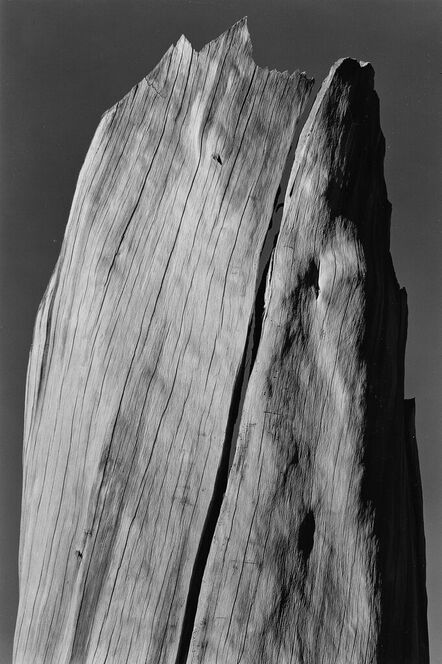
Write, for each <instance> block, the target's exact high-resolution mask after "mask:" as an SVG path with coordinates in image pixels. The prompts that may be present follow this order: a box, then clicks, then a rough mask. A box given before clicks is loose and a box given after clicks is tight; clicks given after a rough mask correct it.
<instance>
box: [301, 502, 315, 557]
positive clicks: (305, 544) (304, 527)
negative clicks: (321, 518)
mask: <svg viewBox="0 0 442 664" xmlns="http://www.w3.org/2000/svg"><path fill="white" fill-rule="evenodd" d="M315 527H316V524H315V516H314V514H313V512H312V510H310V511H309V512H307V514H306V515H305V517H304V519H303V520H302V523H301V525H300V526H299V531H298V550H299V553H300V554H301V556H302V559H303V561H304V563H307V561H308V559H309V557H310V554H311V552H312V549H313V544H314V541H315Z"/></svg>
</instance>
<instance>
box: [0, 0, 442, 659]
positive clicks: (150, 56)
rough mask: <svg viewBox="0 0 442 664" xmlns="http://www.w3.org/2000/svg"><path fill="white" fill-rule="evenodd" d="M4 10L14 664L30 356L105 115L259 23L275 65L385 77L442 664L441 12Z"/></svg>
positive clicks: (2, 461) (239, 2) (400, 8)
mask: <svg viewBox="0 0 442 664" xmlns="http://www.w3.org/2000/svg"><path fill="white" fill-rule="evenodd" d="M0 8H1V16H0V56H1V60H0V64H1V98H0V99H1V112H0V123H1V125H0V145H1V148H0V155H1V172H0V427H1V429H0V664H8V663H9V662H10V661H11V652H12V638H13V630H14V623H15V614H16V608H17V599H18V583H17V554H18V537H19V514H20V499H21V447H22V428H23V426H22V421H23V399H24V386H25V378H26V365H27V358H28V351H29V347H30V344H31V336H32V328H33V323H34V319H35V315H36V311H37V307H38V304H39V301H40V299H41V297H42V295H43V292H44V290H45V288H46V285H47V282H48V280H49V277H50V274H51V272H52V269H53V267H54V265H55V261H56V258H57V256H58V253H59V250H60V245H61V241H62V237H63V233H64V228H65V225H66V222H67V218H68V213H69V208H70V203H71V200H72V197H73V194H74V189H75V183H76V179H77V175H78V172H79V169H80V166H81V164H82V162H83V159H84V157H85V154H86V151H87V149H88V146H89V143H90V141H91V139H92V135H93V133H94V130H95V128H96V126H97V124H98V121H99V118H100V115H101V114H102V113H103V112H104V111H105V110H106V108H108V107H109V106H111V105H112V104H114V103H115V102H116V101H117V100H118V99H119V98H120V97H122V96H123V95H124V94H125V93H126V92H127V91H128V90H129V89H130V88H131V87H132V86H133V85H134V84H135V83H137V82H138V80H140V79H141V78H143V77H144V76H145V75H146V74H147V73H148V72H149V71H150V70H151V69H152V68H153V67H154V65H155V64H156V63H157V62H158V60H159V59H160V58H161V56H162V55H163V53H164V51H166V49H167V48H168V46H169V45H170V44H171V43H172V42H176V41H177V39H178V38H179V36H180V35H181V34H182V33H185V34H186V36H187V37H188V38H189V39H190V41H191V43H192V45H193V46H194V47H195V48H197V49H199V48H201V47H202V46H203V45H204V43H205V42H207V41H208V40H210V39H213V38H214V37H216V36H217V35H218V34H220V33H221V32H222V31H224V30H225V29H226V28H228V27H229V26H230V25H231V24H232V23H233V22H234V21H236V20H237V19H239V18H241V17H242V16H244V15H248V17H249V30H250V32H251V35H252V41H253V47H254V55H255V60H256V62H257V63H258V64H259V65H261V66H268V67H269V68H276V69H279V70H285V69H288V70H289V71H293V70H294V69H301V70H305V71H307V73H308V74H310V75H311V76H314V77H315V79H316V81H317V83H318V84H320V82H321V81H322V79H323V78H324V77H325V75H326V73H327V71H328V69H329V67H330V65H331V64H332V63H333V62H334V61H335V60H336V59H338V58H340V57H343V56H353V57H355V58H358V59H361V60H369V61H371V62H372V64H373V66H374V68H375V71H376V88H377V91H378V94H379V96H380V100H381V120H382V126H383V131H384V134H385V137H386V142H387V154H386V165H385V171H386V180H387V187H388V192H389V198H390V200H391V202H392V204H393V217H392V253H393V260H394V263H395V267H396V273H397V276H398V279H399V282H400V283H401V285H403V286H405V287H406V289H407V291H408V303H409V333H408V346H407V359H406V396H408V397H411V396H415V397H416V400H417V404H416V405H417V435H418V443H419V450H420V459H421V472H422V480H423V489H424V501H425V505H424V508H425V527H426V538H427V575H428V594H429V628H430V644H431V650H432V662H434V663H435V664H436V662H440V661H442V630H441V627H442V625H441V610H440V601H441V596H442V593H441V590H442V588H441V585H442V584H441V577H440V561H441V560H442V537H441V535H442V507H441V505H442V482H441V476H442V474H441V466H442V464H441V460H442V451H441V445H440V438H439V435H440V430H441V426H440V425H441V419H442V418H441V411H442V408H441V403H440V398H441V395H442V390H441V383H442V343H441V341H442V339H441V305H440V303H441V299H442V298H441V292H440V283H441V267H440V265H441V262H440V261H441V248H442V247H441V245H442V232H441V223H442V199H441V191H442V189H441V171H442V169H441V165H442V164H441V161H442V158H441V138H442V123H441V109H442V95H441V84H442V48H441V38H442V27H441V26H442V2H440V0H435V1H429V0H335V1H334V2H330V1H327V0H324V1H322V0H235V2H231V1H229V0H180V1H174V2H172V1H170V0H169V1H168V0H136V1H134V0H119V2H115V1H107V2H104V1H103V2H100V1H97V0H88V1H86V0H83V1H79V0H77V1H74V0H71V1H69V0H54V1H49V0H48V1H46V2H41V1H38V0H34V1H28V2H24V1H23V0H13V1H12V2H7V1H6V0H0ZM315 89H316V88H315Z"/></svg>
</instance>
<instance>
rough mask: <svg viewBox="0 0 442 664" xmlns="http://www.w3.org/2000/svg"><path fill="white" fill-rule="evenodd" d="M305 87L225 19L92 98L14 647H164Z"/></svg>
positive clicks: (58, 653)
mask: <svg viewBox="0 0 442 664" xmlns="http://www.w3.org/2000/svg"><path fill="white" fill-rule="evenodd" d="M310 87H311V81H309V80H308V79H307V78H306V77H305V76H304V75H302V74H299V73H294V74H292V75H289V74H288V73H279V72H276V71H268V70H266V69H261V68H259V67H257V66H256V64H255V63H254V61H253V59H252V57H251V45H250V39H249V35H248V31H247V27H246V24H245V21H241V22H240V23H238V24H236V25H235V26H234V27H233V28H232V29H231V30H229V31H228V32H226V33H225V34H223V35H222V36H221V37H220V38H218V39H216V40H215V41H213V42H211V43H210V44H208V45H207V46H205V47H204V48H203V49H202V51H200V52H199V53H197V52H195V51H194V50H193V49H192V47H191V45H190V44H189V42H188V41H187V40H186V39H185V38H184V37H182V38H181V39H180V40H179V42H178V43H177V45H176V46H175V47H171V48H170V49H169V50H168V52H167V53H166V54H165V55H164V57H163V59H162V60H161V62H160V63H159V64H158V66H157V67H156V68H155V69H154V71H153V72H152V73H151V74H150V75H149V76H148V77H147V78H145V79H144V80H142V81H141V82H140V83H139V84H138V85H137V86H135V88H134V89H133V90H132V91H131V92H130V93H129V94H128V95H127V96H126V97H125V98H124V99H123V100H121V101H120V102H119V103H118V104H116V106H115V107H113V108H112V109H110V111H108V112H107V113H106V114H105V115H104V116H103V118H102V120H101V123H100V125H99V127H98V129H97V132H96V134H95V137H94V139H93V141H92V145H91V147H90V150H89V152H88V155H87V157H86V160H85V163H84V166H83V168H82V170H81V173H80V176H79V181H78V186H77V190H76V193H75V197H74V201H73V205H72V210H71V214H70V219H69V223H68V226H67V230H66V235H65V239H64V243H63V247H62V250H61V255H60V258H59V261H58V263H57V266H56V269H55V272H54V274H53V277H52V279H51V282H50V284H49V287H48V290H47V292H46V294H45V296H44V298H43V301H42V304H41V306H40V309H39V312H38V316H37V322H36V326H35V333H34V340H33V347H32V351H31V356H30V362H29V369H28V380H27V393H26V414H25V440H24V486H23V508H22V523H21V544H20V606H19V611H18V618H17V629H16V637H15V651H14V652H15V654H14V661H15V663H16V664H49V663H52V662H53V663H56V664H67V663H68V662H70V663H71V664H74V663H78V664H85V663H86V662H88V663H89V662H90V663H92V662H93V663H94V664H102V663H104V662H115V663H118V664H121V663H124V662H130V663H132V662H133V663H138V662H149V663H150V664H155V663H159V662H175V660H176V657H177V649H178V644H179V640H180V633H181V630H182V623H183V615H184V610H185V606H186V599H187V595H188V587H189V583H190V579H191V574H192V568H193V565H194V563H195V559H196V556H197V550H198V545H199V541H200V538H201V537H202V534H203V527H204V522H205V519H206V517H207V514H208V510H209V505H210V501H211V499H212V494H213V492H214V485H215V478H216V474H217V470H218V467H219V465H220V462H221V458H222V453H223V448H224V440H225V436H226V430H227V429H228V427H229V426H230V423H229V413H230V408H231V401H232V395H233V392H234V385H235V379H236V377H237V375H238V373H239V371H240V367H241V363H242V358H243V353H244V348H245V341H246V335H247V329H248V325H249V321H250V317H251V313H252V310H253V300H254V291H255V282H256V275H257V270H258V262H259V255H260V251H261V248H262V245H263V243H264V238H265V236H266V232H267V229H268V226H269V223H270V219H271V215H272V208H273V202H274V199H275V195H276V191H277V188H278V185H279V182H280V179H281V175H282V171H283V168H284V164H285V160H286V157H287V154H288V150H289V148H290V145H291V142H292V139H293V135H294V130H295V125H296V121H297V119H298V117H299V115H300V113H301V111H302V108H303V106H304V103H305V100H306V98H307V96H308V92H309V89H310ZM74 120H75V119H74Z"/></svg>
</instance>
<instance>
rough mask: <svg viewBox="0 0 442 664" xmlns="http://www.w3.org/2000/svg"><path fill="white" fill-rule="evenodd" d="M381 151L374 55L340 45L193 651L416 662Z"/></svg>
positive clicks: (310, 137) (416, 502) (275, 289)
mask: <svg viewBox="0 0 442 664" xmlns="http://www.w3.org/2000/svg"><path fill="white" fill-rule="evenodd" d="M383 157H384V140H383V137H382V134H381V131H380V128H379V111H378V100H377V96H376V94H375V93H374V91H373V70H372V68H371V66H370V65H368V64H363V63H358V62H356V61H354V60H343V61H340V62H338V63H337V64H336V65H335V66H334V67H333V68H332V70H331V72H330V74H329V76H328V78H327V79H326V81H325V82H324V84H323V86H322V89H321V91H320V93H319V95H318V97H317V99H316V101H315V104H314V106H313V108H312V111H311V113H310V116H309V119H308V121H307V123H306V125H305V127H304V129H303V131H302V134H301V137H300V140H299V146H298V148H297V151H296V155H295V162H294V166H293V170H292V173H291V177H290V181H289V186H288V190H287V195H286V198H285V206H284V214H283V219H282V224H281V230H280V234H279V238H278V242H277V246H276V249H275V253H274V258H273V265H272V268H271V270H270V275H269V279H268V283H267V289H266V295H265V314H264V320H263V328H262V336H261V340H260V344H259V348H258V351H257V356H256V361H255V364H254V367H253V371H252V373H251V377H250V381H249V384H248V389H247V395H246V399H245V403H244V408H243V413H242V419H241V426H240V431H239V437H238V443H237V448H236V454H235V457H234V462H233V466H232V469H231V472H230V475H229V481H228V486H227V492H226V496H225V499H224V502H223V506H222V510H221V514H220V518H219V521H218V524H217V527H216V530H215V534H214V539H213V543H212V547H211V550H210V555H209V558H208V561H207V567H206V571H205V574H204V578H203V583H202V588H201V594H200V598H199V604H198V611H197V614H196V622H195V628H194V634H193V639H192V645H191V651H190V652H191V657H190V660H189V661H190V662H192V664H202V663H204V664H227V663H229V664H230V663H236V664H240V663H242V664H246V663H249V664H254V663H255V662H262V663H266V664H268V663H275V664H276V663H278V664H295V663H296V664H301V663H302V664H332V663H333V664H336V663H339V664H344V663H345V664H350V663H351V664H356V663H362V662H365V663H367V664H368V663H371V664H373V663H375V662H376V663H380V662H385V663H389V664H392V663H397V664H400V663H401V664H402V663H405V662H409V663H413V664H424V663H425V662H427V661H428V644H427V640H426V627H425V615H426V598H425V581H424V578H422V573H423V574H424V568H423V565H424V556H423V531H422V530H420V531H419V528H420V527H421V524H422V505H421V498H420V495H417V497H416V498H415V499H413V498H412V497H411V496H410V493H409V492H410V489H411V487H412V486H414V487H416V486H417V489H416V490H417V494H418V493H419V484H418V483H419V480H418V479H416V478H418V476H419V471H418V466H417V465H416V461H415V459H411V457H412V456H413V454H414V453H415V452H414V451H413V450H415V448H414V447H413V445H412V444H411V443H410V442H409V439H410V434H404V415H405V413H404V400H403V350H404V343H405V325H406V320H405V309H404V293H403V292H402V291H400V289H399V287H398V285H397V282H396V279H395V276H394V272H393V268H392V264H391V259H390V256H389V216H390V206H389V203H388V201H387V197H386V191H385V184H384V179H383ZM407 428H408V429H410V425H409V424H408V427H407ZM410 460H411V463H409V461H410ZM410 473H411V474H412V475H413V478H412V481H410V480H411V477H410ZM412 505H413V506H412ZM415 524H417V525H418V528H417V530H416V526H415ZM419 524H420V525H419Z"/></svg>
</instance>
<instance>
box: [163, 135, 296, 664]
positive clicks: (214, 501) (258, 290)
mask: <svg viewBox="0 0 442 664" xmlns="http://www.w3.org/2000/svg"><path fill="white" fill-rule="evenodd" d="M298 137H299V132H297V134H296V142H297V140H298ZM294 145H295V143H294V144H292V146H291V148H290V150H289V152H288V154H287V158H286V163H285V166H284V170H283V174H282V177H281V184H280V186H279V187H278V191H277V194H276V198H275V203H274V206H273V213H272V216H271V219H270V224H269V227H268V230H267V234H266V237H265V240H264V244H263V247H262V250H261V255H260V258H259V264H258V273H257V278H256V285H255V296H254V307H253V313H252V316H251V319H250V322H249V327H248V330H247V337H246V344H245V349H244V353H243V356H242V360H241V364H240V368H239V371H238V374H237V376H236V379H235V383H234V387H233V393H232V400H231V402H230V409H229V416H228V420H227V427H226V433H225V438H224V443H223V449H222V454H221V459H220V464H219V467H218V470H217V474H216V478H215V484H214V488H213V494H212V498H211V501H210V504H209V507H208V510H207V514H206V519H205V522H204V526H203V529H202V533H201V538H200V542H199V545H198V550H197V553H196V557H195V561H194V564H193V569H192V574H191V577H190V583H189V591H188V594H187V600H186V606H185V610H184V618H183V623H182V628H181V635H180V641H179V644H178V651H177V656H176V659H175V664H186V662H187V657H188V654H189V648H190V643H191V639H192V633H193V628H194V623H195V616H196V611H197V608H198V599H199V594H200V590H201V583H202V580H203V575H204V571H205V568H206V564H207V558H208V556H209V551H210V547H211V544H212V540H213V536H214V533H215V528H216V524H217V522H218V518H219V515H220V512H221V506H222V502H223V499H224V494H225V491H226V488H227V480H228V477H229V472H230V468H231V466H232V463H233V458H234V456H235V451H236V444H237V438H238V434H239V427H240V422H241V415H242V411H243V405H244V399H245V396H246V392H247V386H248V383H249V379H250V375H251V373H252V370H253V366H254V364H255V360H256V356H257V353H258V347H259V342H260V339H261V332H262V324H263V318H264V304H265V291H266V285H267V275H268V271H269V268H270V264H271V258H272V254H273V251H274V248H275V246H276V241H277V238H278V234H279V229H280V227H281V221H282V213H283V201H284V196H285V191H286V189H287V185H288V180H289V176H290V171H291V168H292V163H293V153H294V147H293V146H294ZM214 158H215V155H214ZM216 160H217V161H218V159H216ZM218 163H220V162H218Z"/></svg>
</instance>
